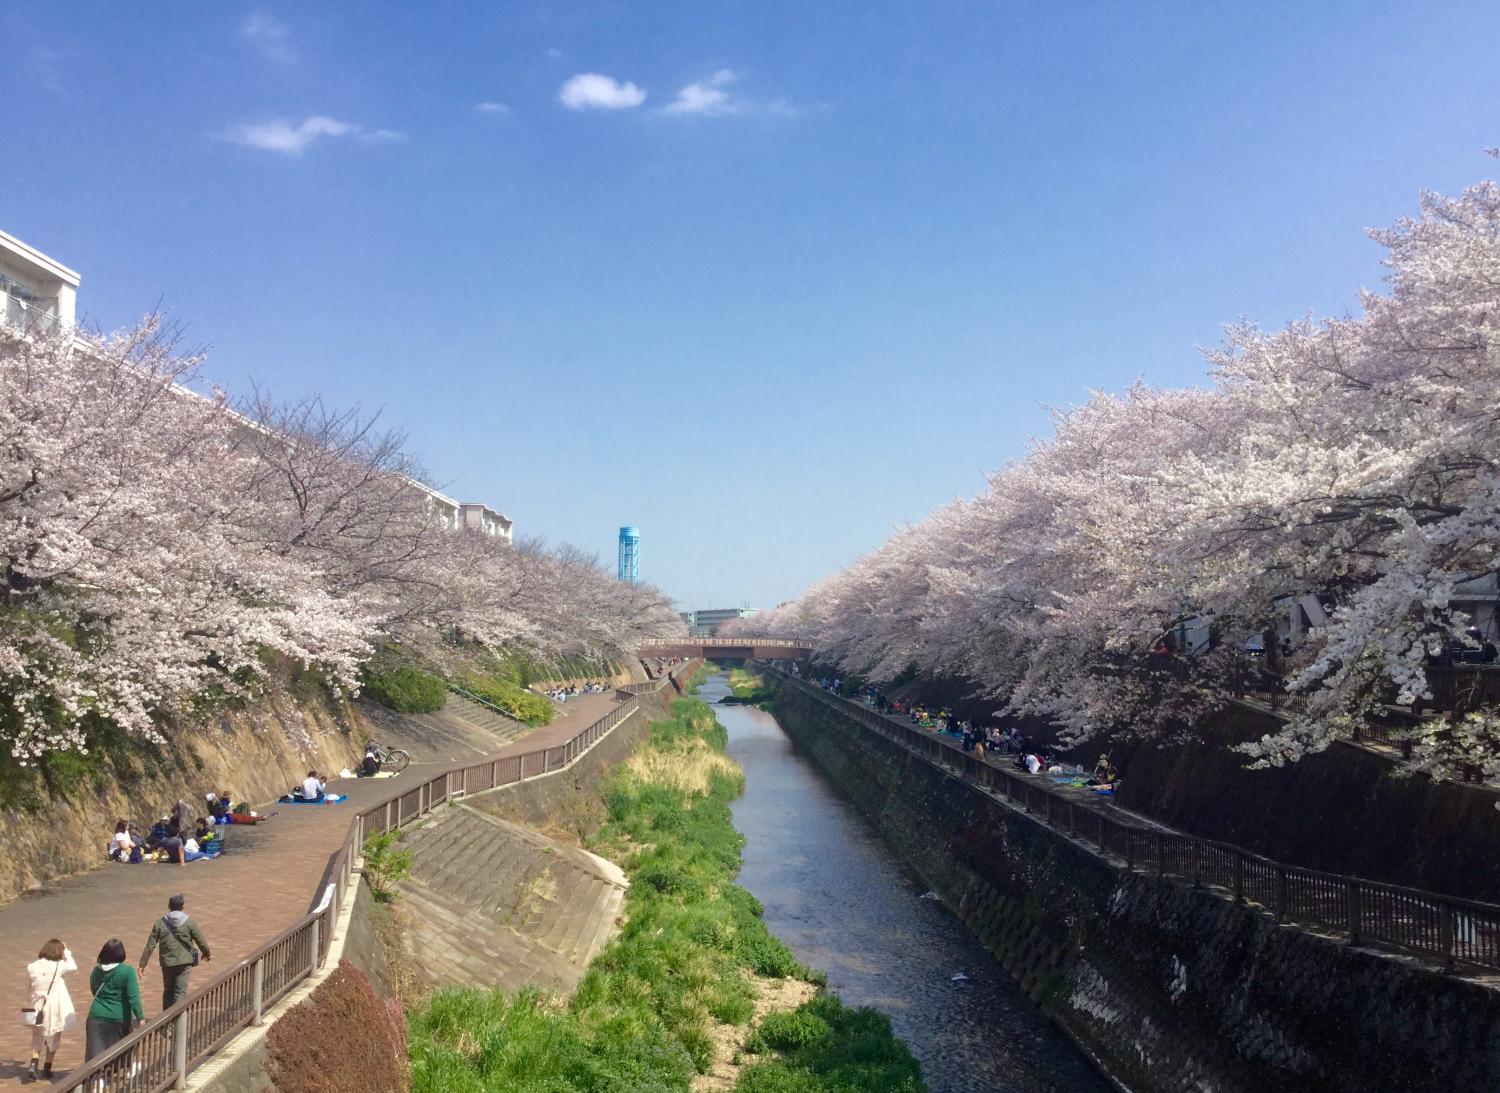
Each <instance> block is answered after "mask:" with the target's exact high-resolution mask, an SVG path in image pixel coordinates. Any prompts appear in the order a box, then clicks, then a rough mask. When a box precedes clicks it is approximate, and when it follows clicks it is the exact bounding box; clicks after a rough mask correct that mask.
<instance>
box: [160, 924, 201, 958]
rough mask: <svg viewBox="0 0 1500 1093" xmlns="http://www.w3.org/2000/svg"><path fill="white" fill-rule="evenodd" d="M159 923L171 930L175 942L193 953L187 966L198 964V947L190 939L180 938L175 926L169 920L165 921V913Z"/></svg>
mask: <svg viewBox="0 0 1500 1093" xmlns="http://www.w3.org/2000/svg"><path fill="white" fill-rule="evenodd" d="M161 924H162V925H163V926H165V927H166V928H167V929H168V930H169V931H171V934H172V936H173V937H175V938H176V939H177V944H179V945H181V946H182V947H183V948H185V949H186V950H187V951H188V952H190V953H192V954H193V962H192V963H191V964H190V965H188V966H189V967H191V968H196V967H197V966H198V947H197V946H196V945H194V944H193V943H192V942H190V941H184V940H182V935H181V934H179V933H178V932H177V927H176V926H173V925H172V924H171V923H170V922H168V921H167V916H166V915H163V916H162V919H161Z"/></svg>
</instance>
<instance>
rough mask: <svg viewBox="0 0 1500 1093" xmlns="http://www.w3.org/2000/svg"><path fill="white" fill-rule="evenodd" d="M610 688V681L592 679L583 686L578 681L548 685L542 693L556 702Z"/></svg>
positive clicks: (597, 692)
mask: <svg viewBox="0 0 1500 1093" xmlns="http://www.w3.org/2000/svg"><path fill="white" fill-rule="evenodd" d="M609 689H610V687H609V684H608V683H605V682H604V681H602V680H594V679H591V680H588V681H586V682H585V683H583V684H582V685H581V686H580V685H579V684H577V683H570V684H568V685H566V686H564V685H562V684H557V685H556V686H553V687H548V688H547V689H546V690H545V691H543V692H542V693H543V694H544V695H546V696H547V697H548V698H550V699H552V701H554V702H566V701H567V700H568V699H570V698H574V697H576V696H578V695H597V694H603V693H604V692H605V691H607V690H609Z"/></svg>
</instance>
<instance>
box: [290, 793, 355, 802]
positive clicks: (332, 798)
mask: <svg viewBox="0 0 1500 1093" xmlns="http://www.w3.org/2000/svg"><path fill="white" fill-rule="evenodd" d="M348 799H349V796H348V794H345V793H329V794H327V795H326V796H324V798H323V799H322V800H321V801H304V800H303V799H302V798H300V797H293V796H292V795H291V794H290V793H289V794H287V795H286V796H285V797H282V798H281V799H280V802H279V803H280V804H284V805H341V804H343V803H344V802H345V801H347V800H348Z"/></svg>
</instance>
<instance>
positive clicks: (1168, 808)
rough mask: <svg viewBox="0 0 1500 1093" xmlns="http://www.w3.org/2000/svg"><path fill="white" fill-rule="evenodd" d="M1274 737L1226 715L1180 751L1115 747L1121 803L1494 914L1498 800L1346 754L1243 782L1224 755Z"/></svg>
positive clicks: (1254, 773) (1235, 710)
mask: <svg viewBox="0 0 1500 1093" xmlns="http://www.w3.org/2000/svg"><path fill="white" fill-rule="evenodd" d="M1278 727H1279V723H1278V722H1277V721H1276V719H1275V718H1274V717H1272V716H1271V715H1270V714H1269V713H1264V712H1262V711H1259V710H1255V709H1251V708H1247V707H1244V706H1235V705H1231V706H1228V707H1226V708H1225V709H1223V710H1220V711H1218V712H1217V713H1215V714H1214V715H1213V716H1212V718H1211V719H1209V720H1207V721H1206V722H1205V723H1204V724H1203V725H1202V726H1200V727H1199V729H1198V731H1197V732H1196V733H1195V734H1194V736H1193V738H1192V739H1190V740H1188V741H1186V742H1184V743H1174V744H1169V745H1166V746H1160V747H1159V746H1156V745H1154V744H1134V745H1123V746H1117V747H1116V748H1115V749H1114V755H1115V757H1116V759H1117V760H1119V761H1120V764H1121V766H1122V768H1123V769H1124V770H1125V772H1126V778H1125V784H1124V787H1123V789H1122V790H1121V794H1120V803H1121V804H1122V805H1123V806H1125V807H1126V808H1129V809H1133V810H1135V811H1138V812H1141V813H1143V814H1144V815H1147V816H1150V817H1152V818H1153V819H1156V820H1160V821H1161V822H1162V823H1166V824H1170V825H1172V826H1173V827H1176V828H1179V829H1181V830H1183V831H1188V832H1191V833H1192V834H1194V835H1198V836H1200V837H1202V838H1207V839H1219V840H1222V841H1224V842H1232V843H1236V844H1238V845H1240V846H1244V847H1247V848H1248V849H1250V850H1254V851H1256V852H1257V853H1261V854H1264V855H1266V856H1267V857H1272V858H1276V859H1277V860H1279V861H1285V862H1291V863H1293V864H1297V865H1305V866H1308V867H1310V868H1313V869H1326V870H1330V871H1335V872H1342V873H1350V874H1353V875H1355V876H1359V877H1365V878H1367V879H1370V880H1380V881H1385V882H1387V883H1390V884H1401V885H1405V886H1407V887H1409V888H1425V889H1429V890H1431V891H1434V892H1445V893H1447V894H1449V895H1455V896H1463V897H1466V898H1468V899H1479V900H1486V901H1491V902H1500V852H1497V850H1496V847H1500V810H1497V809H1496V804H1497V802H1500V794H1497V793H1496V792H1495V791H1494V790H1492V789H1490V788H1488V787H1485V786H1479V785H1464V784H1461V783H1456V782H1445V781H1437V780H1434V779H1432V778H1428V777H1427V776H1426V775H1403V774H1400V773H1398V771H1397V769H1396V765H1395V764H1394V762H1393V761H1392V759H1391V758H1389V757H1387V756H1384V755H1380V754H1377V753H1375V752H1373V751H1371V750H1368V749H1366V748H1363V747H1359V746H1358V745H1355V744H1350V743H1337V744H1334V745H1333V746H1332V747H1331V748H1329V749H1328V750H1327V751H1324V752H1321V753H1319V754H1317V755H1311V756H1308V757H1307V758H1305V759H1303V760H1301V761H1299V762H1297V763H1294V764H1292V765H1291V766H1289V767H1284V768H1282V769H1279V770H1250V769H1249V768H1248V767H1247V765H1246V758H1245V756H1243V755H1241V754H1239V753H1237V752H1234V751H1232V750H1230V749H1231V748H1232V747H1233V745H1235V744H1238V743H1242V742H1245V741H1248V740H1255V739H1259V738H1260V737H1261V736H1264V735H1265V734H1266V733H1269V732H1273V731H1275V730H1276V729H1277V728H1278Z"/></svg>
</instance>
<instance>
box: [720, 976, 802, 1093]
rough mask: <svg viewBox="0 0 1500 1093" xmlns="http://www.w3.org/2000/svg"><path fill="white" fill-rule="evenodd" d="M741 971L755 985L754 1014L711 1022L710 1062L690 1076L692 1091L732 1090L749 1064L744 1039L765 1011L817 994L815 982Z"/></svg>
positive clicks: (777, 1010) (793, 1005) (794, 1004)
mask: <svg viewBox="0 0 1500 1093" xmlns="http://www.w3.org/2000/svg"><path fill="white" fill-rule="evenodd" d="M744 974H745V978H746V979H748V980H749V981H750V982H751V983H753V984H754V985H755V1016H754V1017H753V1018H751V1019H750V1020H749V1021H748V1022H746V1023H745V1024H743V1025H727V1024H723V1023H721V1022H719V1021H714V1022H712V1024H711V1025H710V1027H709V1036H711V1037H712V1038H713V1042H714V1058H713V1062H712V1063H711V1064H710V1066H709V1068H708V1073H706V1074H699V1075H698V1076H697V1077H696V1078H694V1079H693V1093H719V1091H721V1090H729V1089H733V1088H734V1087H735V1085H736V1084H737V1083H738V1082H739V1080H740V1071H741V1070H742V1069H744V1067H745V1066H747V1065H748V1063H747V1062H745V1061H744V1060H743V1059H742V1054H741V1053H742V1052H743V1051H744V1047H745V1041H746V1040H748V1039H749V1038H750V1033H751V1031H753V1030H754V1029H755V1028H757V1027H758V1026H759V1025H760V1022H761V1019H762V1018H764V1017H765V1016H766V1014H768V1013H781V1012H783V1011H786V1010H794V1009H796V1008H797V1007H798V1006H800V1005H802V1003H804V1002H806V1001H808V1000H809V999H810V998H812V996H813V995H815V994H817V993H818V988H817V987H816V986H815V985H813V984H812V983H808V982H806V981H805V980H802V979H768V978H765V977H763V976H759V975H755V974H754V973H752V972H748V971H747V972H745V973H744ZM759 1058H760V1057H759V1056H754V1057H752V1058H751V1059H750V1060H749V1062H751V1063H753V1062H756V1061H758V1060H759ZM737 1060H738V1061H737Z"/></svg>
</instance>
